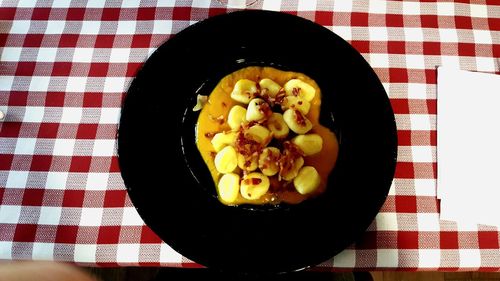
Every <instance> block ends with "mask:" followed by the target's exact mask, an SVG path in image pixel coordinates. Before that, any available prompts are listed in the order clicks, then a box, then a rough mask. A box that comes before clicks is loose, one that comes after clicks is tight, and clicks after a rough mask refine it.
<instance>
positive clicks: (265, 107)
mask: <svg viewBox="0 0 500 281" xmlns="http://www.w3.org/2000/svg"><path fill="white" fill-rule="evenodd" d="M257 106H258V107H259V112H260V113H262V114H263V115H264V116H265V118H264V119H267V118H269V116H271V114H273V110H272V109H271V107H270V106H269V104H267V103H266V102H262V103H259V104H257Z"/></svg>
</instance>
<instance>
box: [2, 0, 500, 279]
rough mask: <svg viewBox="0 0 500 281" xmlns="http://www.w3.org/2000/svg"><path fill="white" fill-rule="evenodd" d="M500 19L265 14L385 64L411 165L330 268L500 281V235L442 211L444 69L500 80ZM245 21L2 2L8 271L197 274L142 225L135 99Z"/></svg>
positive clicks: (204, 8)
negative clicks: (126, 113)
mask: <svg viewBox="0 0 500 281" xmlns="http://www.w3.org/2000/svg"><path fill="white" fill-rule="evenodd" d="M52 2H53V3H52ZM104 2H106V3H104ZM499 4H500V2H498V1H497V0H477V1H476V0H459V1H454V2H453V1H450V0H443V1H436V0H422V1H420V2H419V1H415V0H412V1H381V0H376V1H368V0H361V1H347V0H336V1H323V0H314V1H310V0H309V1H307V0H304V1H287V0H283V1H279V0H264V1H261V2H260V3H259V4H257V5H256V6H254V7H252V8H253V9H265V10H276V11H283V12H286V13H291V14H296V15H298V16H300V17H304V18H307V19H310V20H313V21H315V22H317V23H319V24H321V25H324V26H325V27H327V28H329V29H331V30H333V31H334V32H336V33H337V34H338V35H340V36H341V37H342V38H344V39H345V40H347V41H348V42H350V43H351V44H352V45H353V46H354V47H355V48H356V49H357V50H358V51H359V52H360V53H361V54H362V55H363V56H364V57H365V58H366V60H367V61H368V62H369V63H370V64H371V66H372V67H373V68H374V70H375V72H376V73H377V75H378V76H379V78H380V80H381V81H382V83H383V85H384V87H385V89H386V91H387V93H388V95H389V97H390V100H391V103H392V106H393V108H394V112H395V116H396V122H397V127H398V137H399V147H398V163H397V168H396V174H395V179H394V181H393V184H392V187H391V189H390V194H389V196H388V198H387V201H386V202H385V204H384V206H383V207H382V209H381V211H380V213H379V214H378V215H377V217H376V219H375V221H374V222H373V223H372V224H371V226H370V227H369V228H368V230H367V231H366V233H365V234H364V236H363V238H362V239H361V240H360V241H358V242H357V243H355V244H354V245H352V246H350V247H349V248H347V249H346V250H344V251H343V252H341V253H340V254H338V255H337V256H336V257H335V258H332V259H331V260H329V261H326V262H324V263H323V264H321V265H320V266H321V267H322V268H324V269H327V270H330V269H331V270H334V269H335V270H338V269H359V270H365V269H370V270H377V269H393V270H394V269H395V270H480V271H500V243H499V237H500V235H499V230H498V229H497V228H495V227H489V226H482V225H481V226H476V225H474V226H471V225H461V224H457V223H455V222H451V221H440V219H439V210H438V201H437V199H436V197H435V195H436V194H435V184H436V126H435V121H436V94H435V92H436V66H438V65H451V66H455V67H460V68H462V69H465V70H473V71H483V72H491V73H499V71H500V69H499V68H500V66H499V63H500V61H499V60H500V59H499V58H500V6H499ZM232 10H233V9H232V8H231V9H227V8H226V7H224V6H222V5H220V4H218V3H217V2H215V1H208V0H192V1H190V0H177V1H173V0H158V1H153V0H151V1H137V0H131V1H128V0H127V1H123V3H121V2H120V1H95V0H89V1H70V0H58V1H38V2H37V1H33V0H20V1H14V0H4V1H1V2H0V110H2V111H4V112H5V113H6V119H5V120H4V121H3V122H0V260H31V259H37V260H38V259H43V260H57V261H69V262H75V263H77V264H80V265H90V266H132V265H139V266H160V265H161V266H175V267H196V266H198V265H197V264H195V263H193V262H191V261H189V260H188V259H186V258H184V257H182V256H181V255H180V254H178V253H177V252H175V251H174V250H172V249H171V248H170V247H169V246H168V245H167V244H165V243H162V242H161V240H160V239H159V238H158V237H157V236H156V235H155V234H154V233H153V232H152V231H151V230H150V229H149V228H148V227H147V226H145V225H144V223H143V221H142V220H141V218H140V217H139V215H138V214H137V212H136V211H135V209H134V207H133V205H132V203H131V201H130V199H129V197H128V196H127V193H126V190H125V187H124V184H123V181H122V178H121V176H120V172H119V167H118V164H117V154H116V133H117V123H118V120H119V115H120V106H121V102H122V99H123V97H124V92H125V91H126V90H127V88H128V85H129V83H130V81H131V80H132V79H133V77H134V75H135V73H136V71H137V69H138V68H139V67H140V66H141V64H142V63H143V62H144V61H145V59H146V58H147V57H148V55H149V54H151V53H152V52H153V51H154V50H155V48H157V47H158V46H159V45H160V44H161V43H162V42H164V41H165V40H167V39H169V38H171V37H172V36H173V35H174V34H176V33H177V32H179V31H180V30H182V29H184V28H186V27H187V26H189V25H191V24H193V23H195V22H197V21H200V20H203V19H205V18H207V17H209V16H213V15H216V14H222V13H226V12H230V11H232ZM472 94H473V93H471V95H472Z"/></svg>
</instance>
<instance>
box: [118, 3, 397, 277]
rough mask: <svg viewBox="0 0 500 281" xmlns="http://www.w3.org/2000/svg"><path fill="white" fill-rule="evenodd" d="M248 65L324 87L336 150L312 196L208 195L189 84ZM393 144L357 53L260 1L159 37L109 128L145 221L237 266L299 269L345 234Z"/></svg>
mask: <svg viewBox="0 0 500 281" xmlns="http://www.w3.org/2000/svg"><path fill="white" fill-rule="evenodd" d="M249 65H267V66H275V67H277V68H280V69H283V70H292V71H297V72H303V73H305V74H306V75H308V76H310V77H311V78H313V79H314V80H315V81H316V82H317V83H318V85H319V87H320V88H321V89H322V94H323V96H322V107H321V122H322V124H323V125H326V126H329V127H330V128H332V130H334V131H335V132H336V134H337V137H338V138H339V141H340V152H339V158H338V162H337V166H336V168H335V169H334V171H333V172H332V173H331V175H330V178H329V186H328V189H327V191H326V192H325V193H324V194H322V195H321V196H319V197H317V198H315V199H311V200H306V201H305V202H303V203H301V204H298V205H293V206H289V205H280V206H277V207H273V208H270V207H254V208H249V207H248V206H240V207H227V206H224V205H222V204H221V203H219V201H218V200H217V198H216V197H215V196H214V191H215V186H214V184H213V182H212V179H211V177H210V175H209V173H208V169H207V168H206V166H205V164H204V163H203V160H202V159H201V156H200V155H199V153H198V150H197V148H196V145H195V139H194V135H195V124H196V120H197V116H198V113H193V112H192V111H191V108H192V107H193V106H194V104H195V97H196V95H197V93H201V94H209V93H210V91H211V90H212V89H213V87H214V86H215V85H216V84H217V82H218V81H219V80H220V79H221V78H222V77H224V76H225V75H227V74H229V73H231V72H232V71H235V70H237V69H240V68H243V67H245V66H249ZM396 148H397V137H396V125H395V121H394V114H393V112H392V109H391V106H390V103H389V100H388V98H387V95H386V93H385V91H384V88H383V87H382V84H381V83H380V81H379V80H378V78H377V76H376V74H375V73H374V72H373V70H372V69H371V68H370V66H369V65H368V64H367V63H366V61H365V60H364V59H363V57H362V56H361V55H360V54H359V53H358V52H356V50H355V49H354V48H352V47H351V46H350V45H349V44H348V43H347V42H345V41H344V40H342V39H341V38H340V37H338V36H336V35H335V34H333V33H332V32H331V31H329V30H327V29H325V28H323V27H321V26H320V25H317V24H315V23H313V22H310V21H308V20H305V19H302V18H299V17H296V16H292V15H288V14H283V13H277V12H266V11H242V12H235V13H230V14H226V15H222V16H216V17H213V18H210V19H207V20H205V21H202V22H199V23H197V24H195V25H193V26H190V27H188V28H186V29H185V30H183V31H182V32H180V33H179V34H177V35H175V36H174V37H173V38H172V39H170V40H168V41H167V42H166V43H165V44H163V45H162V46H160V47H159V48H158V50H157V51H156V52H154V53H153V55H152V56H151V57H150V58H149V59H148V60H147V62H146V63H145V64H144V66H143V67H142V69H141V70H140V71H139V72H138V74H137V77H136V78H135V79H134V81H133V82H132V85H131V86H130V89H129V91H128V93H127V96H126V99H125V102H124V105H123V110H122V115H121V120H120V128H119V136H118V153H119V163H120V168H121V172H122V176H123V179H124V181H125V185H126V186H127V190H128V193H129V195H130V198H131V199H132V202H133V203H134V205H135V207H136V208H137V210H138V212H139V214H140V215H141V217H142V218H143V219H144V221H145V222H146V224H147V225H148V226H149V227H151V228H152V229H153V231H155V232H156V233H157V234H158V235H159V236H160V237H161V238H162V239H163V240H164V241H165V242H166V243H168V244H169V245H170V246H171V247H172V248H173V249H175V250H176V251H178V252H179V253H181V254H182V255H184V256H185V257H187V258H189V259H191V260H193V261H195V262H198V263H200V264H202V265H205V266H209V267H213V268H216V269H222V270H230V271H239V272H283V271H291V270H297V269H301V268H305V267H308V266H312V265H316V264H318V263H321V262H323V261H325V260H327V259H329V258H331V257H332V256H334V255H335V254H337V253H338V252H340V251H341V250H343V249H344V248H345V247H347V246H348V245H349V244H351V243H352V242H354V241H355V240H356V239H357V238H359V237H360V236H361V234H363V232H364V231H365V230H366V228H367V227H368V226H369V224H370V223H371V222H372V221H373V219H374V217H375V215H376V214H377V213H378V211H379V209H380V207H381V206H382V204H383V202H384V200H385V198H386V196H387V193H388V190H389V186H390V184H391V181H392V178H393V175H394V169H395V163H396V150H397V149H396ZM325 157H328V155H325Z"/></svg>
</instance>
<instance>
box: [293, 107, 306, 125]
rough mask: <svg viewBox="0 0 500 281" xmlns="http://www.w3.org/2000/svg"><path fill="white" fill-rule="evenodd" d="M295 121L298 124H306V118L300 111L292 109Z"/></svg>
mask: <svg viewBox="0 0 500 281" xmlns="http://www.w3.org/2000/svg"><path fill="white" fill-rule="evenodd" d="M293 113H294V117H295V121H297V124H299V125H300V126H305V125H306V118H305V117H304V115H302V113H301V112H300V111H298V110H296V109H294V110H293Z"/></svg>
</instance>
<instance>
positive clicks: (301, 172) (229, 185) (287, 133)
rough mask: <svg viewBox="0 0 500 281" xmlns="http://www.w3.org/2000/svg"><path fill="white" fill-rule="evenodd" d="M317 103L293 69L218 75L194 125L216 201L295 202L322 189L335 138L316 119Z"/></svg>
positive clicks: (309, 84) (312, 87)
mask: <svg viewBox="0 0 500 281" xmlns="http://www.w3.org/2000/svg"><path fill="white" fill-rule="evenodd" d="M320 104H321V98H320V90H319V88H318V87H317V85H316V83H315V82H314V81H313V80H312V79H310V78H308V77H307V76H305V75H303V74H300V73H294V72H284V71H281V70H277V69H274V68H271V67H248V68H245V69H242V70H239V71H236V72H234V73H232V74H230V75H228V76H226V77H225V78H224V79H222V80H221V82H220V83H219V84H218V85H217V87H216V88H215V89H214V91H213V92H212V93H211V95H210V96H209V98H208V102H207V103H205V106H204V107H203V109H202V110H201V113H200V116H199V119H198V124H197V128H196V129H197V145H198V149H199V150H200V152H201V154H202V156H203V158H204V160H205V163H206V164H207V166H208V167H209V169H210V172H211V174H212V177H213V178H214V182H215V184H216V187H217V193H218V195H219V196H218V197H219V200H220V201H221V202H222V203H224V204H226V205H238V204H244V203H246V204H266V203H270V204H278V203H280V202H287V203H299V202H301V201H303V200H304V199H306V198H308V197H310V196H313V195H317V194H319V193H321V192H322V191H324V189H325V188H326V180H327V177H328V174H329V173H330V171H331V170H332V169H333V167H334V165H335V161H336V158H337V153H338V143H337V140H336V137H335V135H334V134H333V133H332V132H331V131H330V130H328V128H325V127H323V126H321V124H319V121H318V119H319V109H320ZM221 119H222V122H221ZM322 154H323V155H324V156H323V157H321V155H322ZM325 156H327V157H325Z"/></svg>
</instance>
